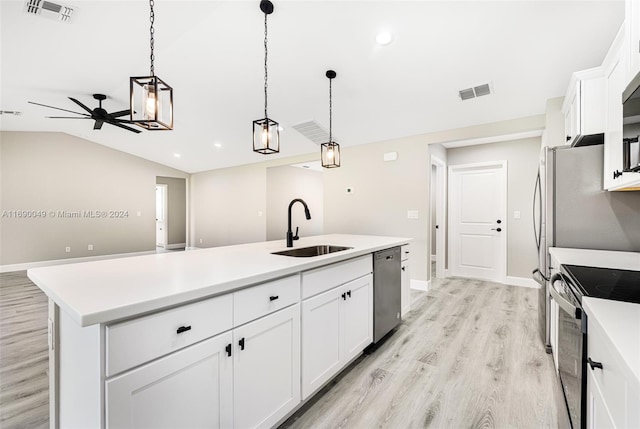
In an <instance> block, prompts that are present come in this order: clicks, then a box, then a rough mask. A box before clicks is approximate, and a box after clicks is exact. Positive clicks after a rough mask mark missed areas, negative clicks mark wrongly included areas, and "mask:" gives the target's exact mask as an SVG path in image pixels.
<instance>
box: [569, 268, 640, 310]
mask: <svg viewBox="0 0 640 429" xmlns="http://www.w3.org/2000/svg"><path fill="white" fill-rule="evenodd" d="M562 268H563V272H564V273H565V274H566V275H568V276H569V278H570V279H571V282H570V284H571V286H573V287H572V289H573V292H574V293H575V294H576V297H577V298H578V299H579V300H580V301H581V302H582V296H589V297H593V298H603V299H611V300H614V301H624V302H631V303H634V304H640V271H631V270H619V269H615V268H599V267H585V266H582V265H563V266H562Z"/></svg>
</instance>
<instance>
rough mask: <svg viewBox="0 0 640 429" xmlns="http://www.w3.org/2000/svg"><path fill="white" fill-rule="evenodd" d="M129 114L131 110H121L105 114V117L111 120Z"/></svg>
mask: <svg viewBox="0 0 640 429" xmlns="http://www.w3.org/2000/svg"><path fill="white" fill-rule="evenodd" d="M129 114H131V110H121V111H119V112H113V113H107V116H111V117H112V118H119V117H120V116H126V115H129Z"/></svg>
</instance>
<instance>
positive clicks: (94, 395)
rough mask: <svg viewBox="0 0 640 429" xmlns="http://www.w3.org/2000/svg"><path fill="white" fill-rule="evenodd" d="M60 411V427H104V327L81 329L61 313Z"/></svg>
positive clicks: (93, 326) (58, 405) (59, 316)
mask: <svg viewBox="0 0 640 429" xmlns="http://www.w3.org/2000/svg"><path fill="white" fill-rule="evenodd" d="M57 331H58V338H59V343H58V354H57V357H58V363H57V369H58V374H57V376H56V380H57V382H58V387H57V400H58V401H57V412H58V424H59V427H60V428H104V427H105V426H104V418H103V412H102V410H103V409H104V399H103V391H102V373H103V368H104V360H103V356H104V354H103V353H102V344H103V331H104V328H103V327H102V326H101V325H92V326H87V327H84V328H83V327H80V325H78V324H77V323H76V322H75V321H74V320H73V319H71V317H69V316H68V315H67V313H65V312H64V311H63V310H61V309H60V310H59V311H58V329H57Z"/></svg>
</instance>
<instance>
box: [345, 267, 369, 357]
mask: <svg viewBox="0 0 640 429" xmlns="http://www.w3.org/2000/svg"><path fill="white" fill-rule="evenodd" d="M342 292H343V294H344V295H345V297H346V299H344V300H343V302H342V304H343V306H342V308H343V311H342V315H343V316H342V320H341V325H342V333H343V335H342V338H343V348H342V350H344V354H343V356H342V362H343V364H346V363H347V362H349V361H350V360H351V359H353V358H354V357H356V356H358V355H359V354H360V353H361V352H362V350H364V348H365V347H367V346H368V345H369V344H371V342H372V341H373V276H372V275H371V274H369V275H368V276H365V277H362V278H360V279H357V280H354V281H352V282H349V283H347V284H346V285H344V286H343V287H342Z"/></svg>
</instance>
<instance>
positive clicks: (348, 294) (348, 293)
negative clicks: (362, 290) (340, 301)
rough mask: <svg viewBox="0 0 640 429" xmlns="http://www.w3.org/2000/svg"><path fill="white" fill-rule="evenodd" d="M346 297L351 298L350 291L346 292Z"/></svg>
mask: <svg viewBox="0 0 640 429" xmlns="http://www.w3.org/2000/svg"><path fill="white" fill-rule="evenodd" d="M347 296H348V297H349V298H351V291H350V290H348V291H347Z"/></svg>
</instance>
